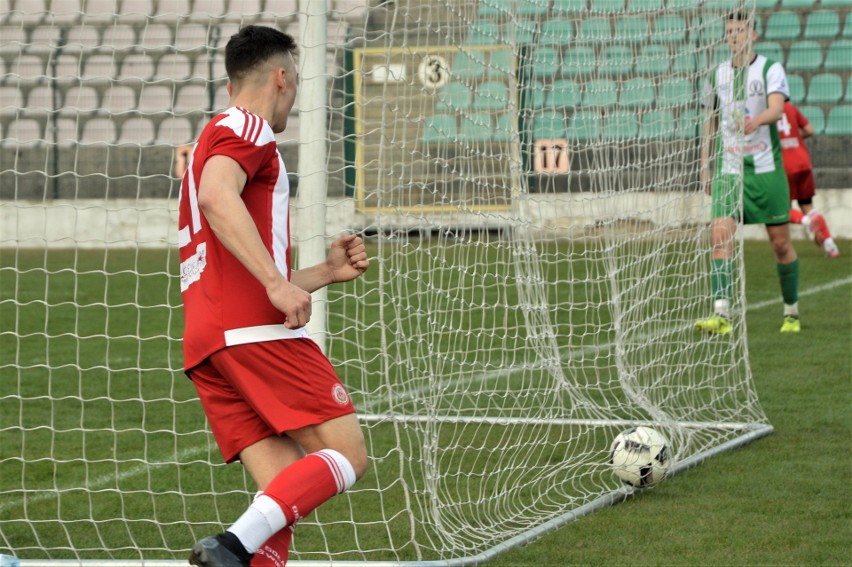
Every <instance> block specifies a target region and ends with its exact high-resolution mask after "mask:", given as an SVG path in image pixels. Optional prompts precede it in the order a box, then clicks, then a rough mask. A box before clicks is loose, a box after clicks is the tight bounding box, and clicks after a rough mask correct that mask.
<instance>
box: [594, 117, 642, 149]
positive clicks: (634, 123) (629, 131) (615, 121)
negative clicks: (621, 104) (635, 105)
mask: <svg viewBox="0 0 852 567" xmlns="http://www.w3.org/2000/svg"><path fill="white" fill-rule="evenodd" d="M638 135H639V118H638V117H637V116H636V113H635V112H627V111H624V110H619V111H616V112H610V113H609V114H607V115H606V120H605V122H604V129H603V138H604V140H607V141H609V142H615V141H618V140H633V139H635V138H636V137H637V136H638Z"/></svg>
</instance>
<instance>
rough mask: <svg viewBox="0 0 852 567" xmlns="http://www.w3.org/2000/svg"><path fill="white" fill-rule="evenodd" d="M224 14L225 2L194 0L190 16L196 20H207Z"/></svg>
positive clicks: (221, 0)
mask: <svg viewBox="0 0 852 567" xmlns="http://www.w3.org/2000/svg"><path fill="white" fill-rule="evenodd" d="M224 13H225V0H194V3H193V6H192V12H191V14H190V16H192V17H194V18H196V19H198V20H207V19H209V18H210V17H216V16H221V15H223V14H224Z"/></svg>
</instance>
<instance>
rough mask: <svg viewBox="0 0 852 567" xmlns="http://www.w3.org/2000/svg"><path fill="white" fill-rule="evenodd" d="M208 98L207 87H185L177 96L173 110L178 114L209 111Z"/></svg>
mask: <svg viewBox="0 0 852 567" xmlns="http://www.w3.org/2000/svg"><path fill="white" fill-rule="evenodd" d="M208 98H209V94H208V93H207V85H200V84H191V83H190V84H187V85H183V86H181V87H180V89H179V90H178V92H177V93H176V94H175V98H174V101H175V102H174V108H173V110H174V111H175V112H176V113H178V114H182V113H185V112H196V111H199V110H208V109H207V105H208ZM210 110H212V109H210Z"/></svg>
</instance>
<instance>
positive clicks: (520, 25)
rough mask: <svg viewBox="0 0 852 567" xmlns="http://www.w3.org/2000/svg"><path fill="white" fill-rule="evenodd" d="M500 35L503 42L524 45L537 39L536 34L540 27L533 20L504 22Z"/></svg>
mask: <svg viewBox="0 0 852 567" xmlns="http://www.w3.org/2000/svg"><path fill="white" fill-rule="evenodd" d="M501 29H502V32H501V35H500V37H502V38H503V42H504V43H507V44H510V45H524V44H529V43H532V42H533V41H534V40H535V34H536V31H537V29H538V26H537V25H536V23H535V22H534V21H532V20H518V21H516V22H508V23H506V24H503V27H502V28H501Z"/></svg>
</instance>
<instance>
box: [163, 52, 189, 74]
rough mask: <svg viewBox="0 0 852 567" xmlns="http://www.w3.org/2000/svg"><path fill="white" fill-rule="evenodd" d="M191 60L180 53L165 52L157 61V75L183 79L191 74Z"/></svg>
mask: <svg viewBox="0 0 852 567" xmlns="http://www.w3.org/2000/svg"><path fill="white" fill-rule="evenodd" d="M192 71H193V65H192V61H191V60H190V59H189V57H187V56H186V55H184V54H182V53H167V54H165V55H163V56H162V57H160V60H159V61H157V77H158V78H160V79H169V80H173V81H183V80H186V79H188V78H189V77H191V76H192Z"/></svg>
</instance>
